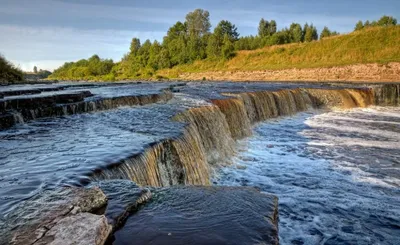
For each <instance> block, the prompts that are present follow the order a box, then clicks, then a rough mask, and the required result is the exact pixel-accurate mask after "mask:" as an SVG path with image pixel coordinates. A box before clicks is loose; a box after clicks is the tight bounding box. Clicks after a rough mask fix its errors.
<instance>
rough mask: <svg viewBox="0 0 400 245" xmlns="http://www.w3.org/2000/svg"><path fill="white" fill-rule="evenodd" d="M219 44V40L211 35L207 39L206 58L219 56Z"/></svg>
mask: <svg viewBox="0 0 400 245" xmlns="http://www.w3.org/2000/svg"><path fill="white" fill-rule="evenodd" d="M221 43H222V42H220V40H219V38H218V37H217V36H216V35H215V34H212V35H211V36H210V38H209V39H208V43H207V51H206V52H207V57H208V58H216V57H219V56H220V54H221Z"/></svg>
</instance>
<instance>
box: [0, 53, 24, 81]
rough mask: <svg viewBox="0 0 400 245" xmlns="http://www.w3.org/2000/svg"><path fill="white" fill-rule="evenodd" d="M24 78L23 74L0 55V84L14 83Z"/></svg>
mask: <svg viewBox="0 0 400 245" xmlns="http://www.w3.org/2000/svg"><path fill="white" fill-rule="evenodd" d="M22 80H24V74H23V72H22V71H21V70H20V69H19V68H16V67H15V66H14V65H13V64H11V63H10V62H8V61H7V60H6V59H5V58H4V57H3V56H1V55H0V84H3V83H5V84H7V83H15V82H19V81H22Z"/></svg>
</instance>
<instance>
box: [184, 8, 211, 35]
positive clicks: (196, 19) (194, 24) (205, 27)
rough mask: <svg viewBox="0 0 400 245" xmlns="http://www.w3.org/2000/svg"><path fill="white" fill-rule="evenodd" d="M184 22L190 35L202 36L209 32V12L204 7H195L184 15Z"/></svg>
mask: <svg viewBox="0 0 400 245" xmlns="http://www.w3.org/2000/svg"><path fill="white" fill-rule="evenodd" d="M185 24H186V26H187V31H188V33H189V35H190V36H196V37H200V36H203V35H205V34H207V33H209V32H210V28H211V22H210V13H209V12H208V11H207V10H204V9H196V10H194V11H193V12H190V13H188V14H187V15H186V22H185Z"/></svg>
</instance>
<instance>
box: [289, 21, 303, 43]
mask: <svg viewBox="0 0 400 245" xmlns="http://www.w3.org/2000/svg"><path fill="white" fill-rule="evenodd" d="M289 30H290V35H291V41H292V42H294V43H299V42H301V41H302V39H303V30H302V29H301V25H300V24H298V23H292V24H291V25H290V29H289Z"/></svg>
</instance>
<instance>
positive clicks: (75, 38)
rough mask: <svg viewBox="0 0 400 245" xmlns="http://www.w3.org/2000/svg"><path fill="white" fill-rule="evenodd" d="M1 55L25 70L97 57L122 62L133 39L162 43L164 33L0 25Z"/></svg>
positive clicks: (54, 66) (46, 67) (50, 67)
mask: <svg viewBox="0 0 400 245" xmlns="http://www.w3.org/2000/svg"><path fill="white" fill-rule="evenodd" d="M0 33H3V34H4V37H6V38H1V39H0V53H2V54H3V55H4V56H5V57H6V58H7V59H9V60H10V61H12V62H13V63H14V64H15V65H20V67H21V68H22V69H24V70H32V69H33V66H34V65H36V66H38V67H39V68H42V69H54V68H56V67H58V66H59V65H60V64H63V63H64V62H65V61H76V60H79V59H82V58H88V57H90V56H91V55H93V54H98V55H100V57H102V58H112V59H114V60H119V59H120V58H121V57H122V55H123V54H124V53H126V52H127V51H128V50H129V43H130V41H131V39H132V37H134V36H136V37H141V38H143V39H151V40H154V39H160V38H161V37H162V36H163V34H164V33H163V32H138V31H117V30H78V29H74V28H56V27H25V26H15V25H0Z"/></svg>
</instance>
